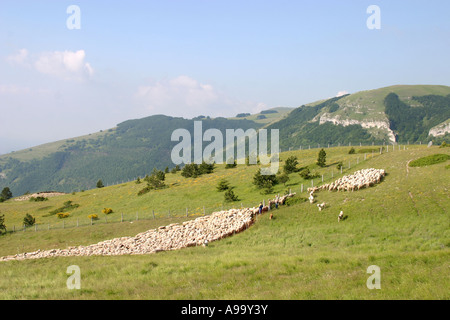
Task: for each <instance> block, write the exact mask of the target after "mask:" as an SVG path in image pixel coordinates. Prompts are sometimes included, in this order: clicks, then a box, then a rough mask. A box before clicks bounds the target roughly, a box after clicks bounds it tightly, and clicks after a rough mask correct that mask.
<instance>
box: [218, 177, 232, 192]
mask: <svg viewBox="0 0 450 320" xmlns="http://www.w3.org/2000/svg"><path fill="white" fill-rule="evenodd" d="M216 189H217V191H219V192H221V191H225V190H228V189H230V183H229V182H228V180H227V179H221V180H220V181H219V183H218V184H217V186H216Z"/></svg>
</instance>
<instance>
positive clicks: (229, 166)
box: [225, 159, 237, 169]
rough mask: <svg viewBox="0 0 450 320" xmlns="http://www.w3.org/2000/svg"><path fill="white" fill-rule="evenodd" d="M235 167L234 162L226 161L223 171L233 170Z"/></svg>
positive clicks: (231, 160)
mask: <svg viewBox="0 0 450 320" xmlns="http://www.w3.org/2000/svg"><path fill="white" fill-rule="evenodd" d="M236 166H237V163H236V160H233V159H228V160H227V164H226V165H225V169H233V168H236Z"/></svg>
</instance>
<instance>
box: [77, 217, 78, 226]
mask: <svg viewBox="0 0 450 320" xmlns="http://www.w3.org/2000/svg"><path fill="white" fill-rule="evenodd" d="M77 227H78V218H77Z"/></svg>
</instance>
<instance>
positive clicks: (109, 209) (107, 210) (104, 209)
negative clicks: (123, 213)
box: [102, 208, 114, 214]
mask: <svg viewBox="0 0 450 320" xmlns="http://www.w3.org/2000/svg"><path fill="white" fill-rule="evenodd" d="M102 212H103V213H104V214H110V213H113V212H114V211H113V209H111V208H103V210H102Z"/></svg>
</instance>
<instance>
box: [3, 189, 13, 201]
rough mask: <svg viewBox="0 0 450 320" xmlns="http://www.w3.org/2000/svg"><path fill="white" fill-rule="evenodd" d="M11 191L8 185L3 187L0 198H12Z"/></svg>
mask: <svg viewBox="0 0 450 320" xmlns="http://www.w3.org/2000/svg"><path fill="white" fill-rule="evenodd" d="M12 196H13V195H12V192H11V190H10V189H9V187H5V188H3V190H2V193H1V194H0V198H3V200H8V199H11V198H12Z"/></svg>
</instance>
